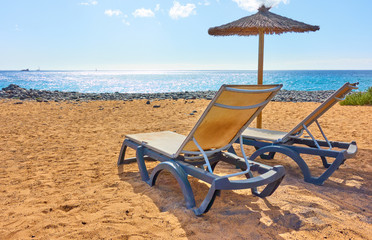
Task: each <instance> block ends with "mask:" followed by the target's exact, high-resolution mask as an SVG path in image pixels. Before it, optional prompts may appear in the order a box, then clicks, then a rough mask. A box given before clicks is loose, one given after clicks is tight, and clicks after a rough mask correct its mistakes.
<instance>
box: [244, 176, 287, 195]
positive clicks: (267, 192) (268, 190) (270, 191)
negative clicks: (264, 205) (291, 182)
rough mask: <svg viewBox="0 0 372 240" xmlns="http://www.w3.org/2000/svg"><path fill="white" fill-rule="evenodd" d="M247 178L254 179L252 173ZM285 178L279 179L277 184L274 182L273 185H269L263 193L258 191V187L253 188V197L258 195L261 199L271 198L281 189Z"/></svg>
mask: <svg viewBox="0 0 372 240" xmlns="http://www.w3.org/2000/svg"><path fill="white" fill-rule="evenodd" d="M245 176H246V177H247V178H253V174H252V172H249V173H247V174H246V175H245ZM283 178H284V176H283V177H281V178H279V179H278V180H276V181H275V182H272V183H269V184H267V186H266V187H265V188H264V189H263V190H262V191H261V192H259V191H258V190H257V187H254V188H251V191H252V194H253V195H256V196H257V197H260V198H265V197H268V196H270V195H271V194H273V193H274V192H275V190H276V189H277V188H278V187H279V185H280V183H281V182H282V180H283Z"/></svg>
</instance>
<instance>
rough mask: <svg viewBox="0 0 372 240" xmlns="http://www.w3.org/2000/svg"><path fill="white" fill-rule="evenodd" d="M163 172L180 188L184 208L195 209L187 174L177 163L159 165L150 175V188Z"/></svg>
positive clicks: (167, 162) (169, 162) (168, 162)
mask: <svg viewBox="0 0 372 240" xmlns="http://www.w3.org/2000/svg"><path fill="white" fill-rule="evenodd" d="M163 170H168V171H169V172H170V173H171V174H172V175H173V176H174V177H175V178H176V180H177V182H178V184H179V185H180V187H181V190H182V193H183V196H184V198H185V202H186V207H187V208H188V209H190V208H194V207H195V199H194V193H193V191H192V189H191V185H190V182H189V180H188V179H187V174H186V173H185V171H184V170H183V169H182V168H181V167H180V166H179V165H178V164H177V163H175V162H171V161H166V162H162V163H159V164H158V165H157V166H156V167H155V168H154V170H153V171H152V173H151V180H150V186H153V185H155V182H156V179H157V177H158V176H159V173H160V172H161V171H163Z"/></svg>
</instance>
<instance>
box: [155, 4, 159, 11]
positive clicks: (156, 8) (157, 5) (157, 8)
mask: <svg viewBox="0 0 372 240" xmlns="http://www.w3.org/2000/svg"><path fill="white" fill-rule="evenodd" d="M159 10H160V4H156V6H155V9H154V11H155V12H157V11H159Z"/></svg>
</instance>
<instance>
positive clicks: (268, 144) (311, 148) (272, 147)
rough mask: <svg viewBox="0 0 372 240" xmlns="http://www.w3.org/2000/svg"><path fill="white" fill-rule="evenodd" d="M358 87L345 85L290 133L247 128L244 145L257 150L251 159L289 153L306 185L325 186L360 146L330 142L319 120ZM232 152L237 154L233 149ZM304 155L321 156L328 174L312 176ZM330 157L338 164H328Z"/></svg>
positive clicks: (352, 143)
mask: <svg viewBox="0 0 372 240" xmlns="http://www.w3.org/2000/svg"><path fill="white" fill-rule="evenodd" d="M357 84H358V83H353V84H350V83H345V84H344V85H343V86H342V87H341V88H340V89H338V90H337V91H336V92H334V93H333V94H332V95H331V96H329V97H328V98H327V99H326V100H325V101H324V102H323V103H322V104H321V105H320V106H319V107H318V108H317V109H315V110H314V111H313V112H312V113H311V114H309V115H308V116H307V117H306V118H305V119H304V120H303V121H301V122H300V123H299V124H298V125H297V126H295V127H294V128H293V129H292V130H291V131H289V132H281V131H273V130H267V129H257V128H247V129H246V130H245V131H244V132H243V134H242V135H243V143H244V144H245V145H250V146H254V147H255V148H256V150H257V151H256V152H254V153H253V154H252V156H251V157H250V160H255V159H256V158H257V157H258V156H260V157H261V158H262V159H273V158H274V155H275V153H276V152H278V153H282V154H285V155H287V156H289V157H290V158H292V159H293V160H294V161H295V162H296V163H297V165H298V166H299V167H300V169H301V171H302V174H303V175H304V180H305V181H306V182H309V183H313V184H316V185H322V184H323V183H324V181H325V180H327V179H328V178H329V177H330V176H331V175H332V174H333V172H334V171H335V170H337V169H338V168H339V166H340V165H341V164H343V163H344V161H345V160H346V159H348V158H352V157H354V156H355V154H356V152H357V146H356V143H355V142H354V141H353V142H351V143H345V142H335V141H329V140H328V139H327V137H326V135H325V133H324V131H323V130H322V128H321V126H320V124H319V122H318V118H319V117H321V116H322V115H323V114H324V113H325V112H326V111H327V110H328V109H330V108H331V107H332V106H333V105H335V104H336V103H337V102H338V101H341V100H343V98H344V97H345V96H346V95H347V94H348V93H350V92H351V91H352V90H353V89H358V88H357ZM314 122H315V123H316V125H317V126H318V128H319V130H320V133H321V134H322V136H323V137H324V140H317V139H315V138H314V136H313V134H312V133H311V132H310V130H309V126H310V125H311V124H313V123H314ZM303 132H306V133H307V134H308V135H309V138H310V139H309V138H301V136H302V135H303ZM230 151H231V152H234V151H233V149H230ZM300 154H309V155H315V156H319V157H320V158H321V160H322V162H323V166H324V167H325V168H326V170H325V172H324V173H323V174H321V175H320V176H319V177H314V176H312V175H311V173H310V170H309V167H308V165H307V164H306V162H305V160H304V159H303V158H302V157H301V155H300ZM327 158H334V161H333V162H332V163H328V161H327Z"/></svg>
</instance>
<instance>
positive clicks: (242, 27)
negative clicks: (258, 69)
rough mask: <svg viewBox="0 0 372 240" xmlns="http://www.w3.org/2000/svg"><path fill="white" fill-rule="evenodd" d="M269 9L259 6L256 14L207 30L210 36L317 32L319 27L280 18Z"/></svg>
mask: <svg viewBox="0 0 372 240" xmlns="http://www.w3.org/2000/svg"><path fill="white" fill-rule="evenodd" d="M269 10H270V8H267V7H265V6H261V7H260V8H259V9H258V12H257V13H256V14H253V15H251V16H248V17H243V18H241V19H239V20H236V21H233V22H231V23H227V24H225V25H221V26H218V27H213V28H210V29H209V30H208V33H209V34H210V35H215V36H228V35H241V36H247V35H258V34H259V32H260V31H263V33H264V34H282V33H285V32H309V31H313V32H315V31H317V30H319V26H313V25H309V24H306V23H303V22H299V21H296V20H293V19H290V18H286V17H282V16H280V15H278V14H275V13H272V12H269Z"/></svg>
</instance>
